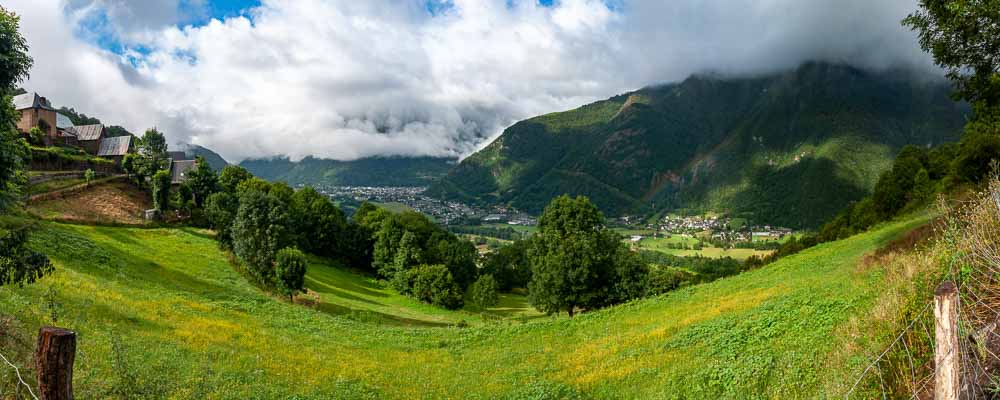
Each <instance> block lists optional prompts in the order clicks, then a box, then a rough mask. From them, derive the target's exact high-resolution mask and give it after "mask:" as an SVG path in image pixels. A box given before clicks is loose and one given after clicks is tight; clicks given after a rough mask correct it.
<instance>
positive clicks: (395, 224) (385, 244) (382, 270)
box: [372, 217, 405, 279]
mask: <svg viewBox="0 0 1000 400" xmlns="http://www.w3.org/2000/svg"><path fill="white" fill-rule="evenodd" d="M404 232H405V230H404V229H403V226H402V225H401V224H400V223H399V221H398V220H397V219H396V218H394V217H389V218H386V219H385V220H383V221H382V224H381V226H380V227H379V229H378V231H377V232H375V246H374V254H373V260H372V268H373V269H374V270H375V271H376V272H378V274H379V276H381V277H382V278H385V279H391V278H392V277H393V274H394V273H395V272H396V270H395V266H396V263H395V262H396V249H397V248H398V245H399V242H400V241H401V240H402V239H403V233H404Z"/></svg>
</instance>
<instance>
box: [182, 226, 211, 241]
mask: <svg viewBox="0 0 1000 400" xmlns="http://www.w3.org/2000/svg"><path fill="white" fill-rule="evenodd" d="M177 230H179V231H181V232H184V233H186V234H188V235H191V236H197V237H200V238H202V239H208V240H213V241H214V240H215V234H213V233H209V232H210V231H208V230H205V229H201V228H192V227H189V226H187V227H183V228H177Z"/></svg>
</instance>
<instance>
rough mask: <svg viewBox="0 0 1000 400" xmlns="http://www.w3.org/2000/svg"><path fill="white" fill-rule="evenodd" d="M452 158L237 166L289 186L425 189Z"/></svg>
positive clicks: (248, 162) (271, 161) (282, 160)
mask: <svg viewBox="0 0 1000 400" xmlns="http://www.w3.org/2000/svg"><path fill="white" fill-rule="evenodd" d="M454 163H455V160H454V159H451V158H435V157H372V158H362V159H359V160H354V161H337V160H327V159H320V158H313V157H306V158H304V159H302V160H300V161H297V162H293V161H291V160H289V159H288V158H270V159H251V160H244V161H243V162H241V163H240V166H241V167H243V168H246V169H247V170H248V171H250V172H251V173H253V174H254V175H256V176H259V177H261V178H263V179H267V180H270V181H283V182H286V183H288V184H290V185H298V184H304V185H313V186H316V185H329V186H427V185H430V184H431V183H432V182H434V181H436V180H438V179H440V178H441V177H442V176H444V175H445V174H446V173H448V170H449V169H450V168H451V167H452V166H453V165H454Z"/></svg>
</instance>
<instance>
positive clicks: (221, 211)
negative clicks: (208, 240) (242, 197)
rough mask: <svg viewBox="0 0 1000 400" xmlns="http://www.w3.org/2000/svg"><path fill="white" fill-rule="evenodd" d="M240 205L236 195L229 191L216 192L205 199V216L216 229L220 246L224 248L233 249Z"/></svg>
mask: <svg viewBox="0 0 1000 400" xmlns="http://www.w3.org/2000/svg"><path fill="white" fill-rule="evenodd" d="M239 207H240V203H239V200H237V199H236V196H234V195H232V194H229V193H227V192H219V193H214V194H212V195H211V196H208V200H205V217H206V218H207V219H208V223H209V225H210V226H211V227H212V229H215V237H216V239H217V240H218V241H219V246H221V247H222V248H224V249H231V248H232V246H233V236H232V228H233V221H234V220H235V219H236V212H237V211H238V210H239Z"/></svg>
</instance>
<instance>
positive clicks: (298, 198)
mask: <svg viewBox="0 0 1000 400" xmlns="http://www.w3.org/2000/svg"><path fill="white" fill-rule="evenodd" d="M289 214H290V217H291V221H292V223H291V226H292V227H293V229H294V230H295V241H296V242H297V243H298V244H299V247H300V248H302V249H303V250H305V251H306V252H309V253H312V254H317V255H321V256H325V257H343V256H345V252H344V249H343V248H342V242H346V239H347V238H346V235H347V232H346V231H347V217H345V216H344V213H343V212H341V211H340V209H339V208H337V206H336V205H334V204H333V202H332V201H330V198H328V197H326V196H324V195H322V194H320V193H319V192H317V191H316V189H313V188H311V187H306V188H302V189H299V190H298V191H296V192H295V193H294V194H292V197H291V201H290V209H289Z"/></svg>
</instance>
